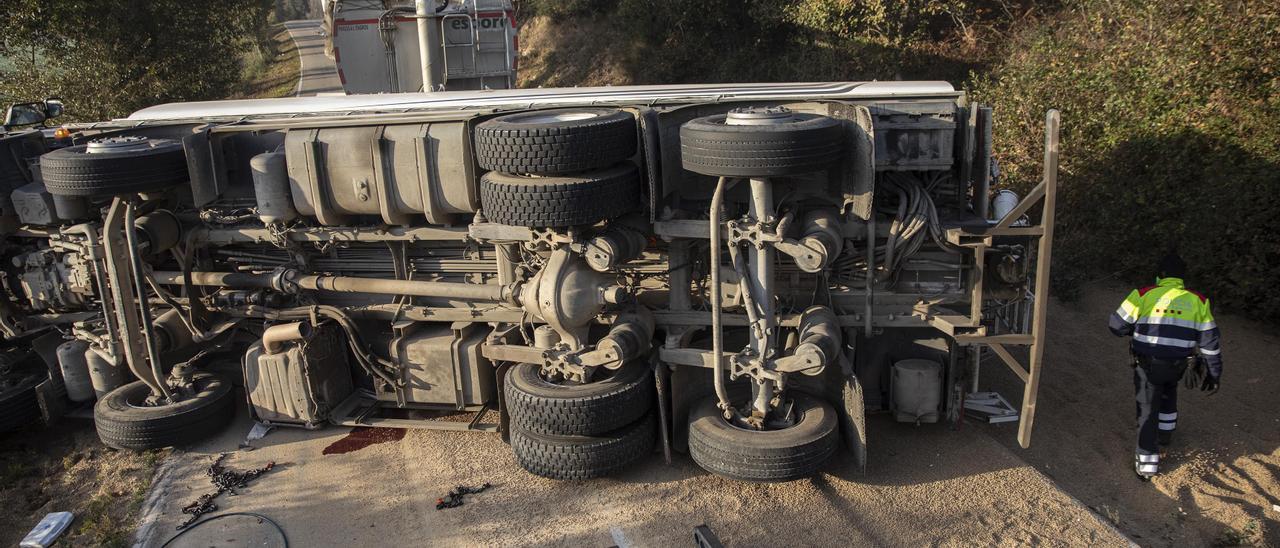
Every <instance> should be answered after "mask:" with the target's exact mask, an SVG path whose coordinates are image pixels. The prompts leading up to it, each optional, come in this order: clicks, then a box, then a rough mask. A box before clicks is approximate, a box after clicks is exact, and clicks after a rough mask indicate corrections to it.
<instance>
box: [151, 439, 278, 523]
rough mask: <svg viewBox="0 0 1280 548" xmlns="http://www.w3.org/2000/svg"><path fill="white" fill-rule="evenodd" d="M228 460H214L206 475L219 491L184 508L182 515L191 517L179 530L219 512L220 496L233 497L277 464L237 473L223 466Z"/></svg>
mask: <svg viewBox="0 0 1280 548" xmlns="http://www.w3.org/2000/svg"><path fill="white" fill-rule="evenodd" d="M226 458H227V453H222V454H221V455H218V458H216V459H214V460H213V464H210V465H209V468H208V469H207V470H205V475H207V476H209V481H210V482H211V483H213V485H214V487H217V488H218V490H217V491H214V492H212V493H205V494H203V495H200V498H197V499H196V500H195V502H192V503H191V504H188V505H186V506H183V507H182V513H184V514H190V515H191V517H190V518H187V520H186V521H184V522H182V523H181V524H179V525H178V530H182V529H186V528H187V527H188V526H190V525H191V524H192V523H195V521H196V520H198V519H200V516H203V515H205V514H207V513H209V512H213V511H215V510H217V509H218V505H216V504H214V503H213V500H214V499H216V498H218V495H221V494H223V493H231V494H232V495H235V494H236V489H242V488H244V487H247V486H248V485H249V482H251V481H253V480H255V479H257V478H258V476H261V475H263V474H265V473H267V472H270V471H271V469H272V468H275V466H276V462H275V461H271V462H268V463H267V465H266V466H263V467H262V468H255V469H253V470H246V471H244V472H237V471H235V470H232V469H230V468H227V467H225V466H223V465H222V461H223V460H225V459H226ZM175 538H176V537H175Z"/></svg>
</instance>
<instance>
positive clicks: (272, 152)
mask: <svg viewBox="0 0 1280 548" xmlns="http://www.w3.org/2000/svg"><path fill="white" fill-rule="evenodd" d="M344 4H353V3H350V2H348V3H344ZM341 13H345V12H339V14H341ZM335 24H337V23H336V22H335ZM345 32H347V30H341V31H339V32H338V36H339V37H340V36H341V35H342V33H345ZM352 32H355V31H352ZM335 43H336V44H339V45H341V44H342V43H343V42H342V41H341V40H338V41H336V42H335ZM340 49H341V48H340ZM408 74H409V73H401V74H400V75H401V77H402V80H401V82H402V83H404V82H410V80H409V79H408V78H407V75H408ZM444 74H446V75H447V74H448V72H447V71H446V72H444ZM477 78H480V77H477ZM451 81H452V80H451ZM477 81H478V80H477ZM409 85H410V87H413V86H414V85H416V84H413V83H411V82H410V83H409ZM1044 122H1045V135H1046V140H1045V167H1044V178H1043V180H1042V181H1041V183H1040V184H1039V185H1038V186H1037V187H1036V188H1035V190H1034V191H1032V192H1031V193H1030V194H1029V195H1027V196H1026V197H1023V198H1021V199H1017V198H1016V197H1015V198H1013V199H1011V198H1010V196H1009V194H1007V193H1005V194H1002V195H1001V199H1000V200H998V202H999V203H998V204H997V205H998V206H999V207H994V208H993V207H992V204H991V203H990V202H991V201H990V198H991V196H992V194H993V192H992V189H991V188H990V186H991V180H990V174H991V173H992V171H993V170H992V169H990V164H991V152H990V136H991V124H992V112H991V109H990V108H987V107H984V106H982V105H978V104H975V103H973V102H971V101H970V100H969V99H968V97H966V95H965V93H964V92H962V91H958V90H956V89H954V88H953V87H952V86H951V85H949V84H947V83H944V82H823V83H785V84H783V83H774V84H700V85H661V86H616V87H603V88H572V89H536V90H520V89H489V90H480V91H475V90H460V91H443V92H433V93H399V94H369V95H346V96H333V97H300V98H287V99H263V100H233V101H213V102H194V103H178V104H165V105H159V106H155V107H150V108H146V109H143V110H141V111H138V112H136V113H134V114H132V115H131V116H129V117H127V118H123V119H118V120H107V121H101V122H97V123H93V124H77V125H71V126H68V129H69V130H70V134H71V137H70V138H71V139H72V141H73V144H71V146H66V147H63V148H59V149H57V150H48V151H46V150H30V147H37V148H38V147H39V146H40V144H39V142H38V141H30V140H27V141H23V143H26V144H27V145H29V146H28V148H26V149H23V150H24V152H23V154H22V155H21V157H22V161H23V162H24V164H23V166H22V167H21V168H19V167H18V166H17V165H11V164H12V162H7V163H0V167H3V168H4V169H5V170H7V171H6V173H4V174H3V175H4V176H5V177H7V178H8V179H11V180H14V181H18V179H21V181H19V182H15V183H14V184H13V185H11V188H12V190H11V192H10V194H11V199H12V201H13V202H14V203H21V204H27V205H26V206H25V207H18V208H15V209H9V210H5V211H4V212H3V215H4V216H5V217H6V219H5V221H6V222H4V223H0V226H2V227H5V237H4V246H3V253H4V254H5V257H4V260H3V264H4V265H5V266H4V270H3V277H2V278H0V279H2V280H3V282H4V283H3V306H0V327H3V334H4V337H5V341H6V342H5V344H7V345H18V344H25V343H24V341H29V340H30V339H32V338H33V337H38V336H44V335H47V334H49V333H56V334H57V336H58V337H61V338H62V339H61V342H60V344H59V345H58V352H57V353H56V354H57V360H58V362H59V363H58V364H57V365H58V367H57V368H56V369H57V370H58V371H60V372H63V373H65V375H66V379H64V381H65V382H66V384H67V386H71V385H72V384H73V383H72V381H73V380H74V381H76V383H74V384H76V386H79V387H80V389H78V390H76V391H75V392H76V393H75V394H74V395H71V394H69V395H68V397H70V398H71V399H72V400H74V401H75V402H77V404H78V405H89V404H91V403H92V405H93V414H94V420H95V424H96V427H97V432H98V435H99V436H100V437H101V439H102V440H103V441H104V442H105V443H106V444H108V445H111V446H114V447H118V448H124V449H148V448H154V447H165V446H181V445H185V444H190V443H194V442H197V441H199V440H201V439H205V438H207V437H209V436H212V435H214V434H215V433H216V432H218V431H219V430H221V429H223V428H226V427H227V425H228V424H229V422H230V421H231V419H232V416H233V415H234V414H235V413H236V411H237V409H240V410H242V411H245V412H248V413H249V414H251V415H252V417H253V418H254V419H255V420H257V421H260V422H263V423H268V424H273V425H283V426H296V427H302V428H322V427H325V426H327V425H359V426H372V427H412V428H434V429H450V430H465V431H474V432H478V433H479V434H477V435H494V434H496V435H500V436H502V437H503V439H504V440H507V441H508V442H509V443H510V446H511V450H512V451H513V453H514V455H515V460H516V462H517V463H519V465H520V466H521V467H523V468H524V469H525V470H527V471H529V472H530V473H533V474H537V475H540V476H545V477H548V478H557V479H587V478H594V477H599V476H604V475H609V474H614V473H617V472H619V471H622V470H625V469H627V468H629V467H632V466H635V465H636V464H637V463H639V462H642V461H645V460H648V459H654V458H657V456H656V455H663V456H665V457H667V458H668V459H669V458H671V456H672V454H673V453H688V454H689V455H690V456H691V457H692V459H693V460H694V461H695V462H697V463H698V464H699V465H700V466H702V467H703V468H705V469H707V470H709V471H711V472H713V473H716V474H720V475H723V476H726V477H730V478H735V479H739V480H746V481H784V480H790V479H794V478H800V477H805V476H808V475H810V474H813V473H815V472H816V471H818V470H820V469H821V468H822V467H823V466H824V465H825V464H826V463H828V462H830V461H832V459H852V460H854V461H856V462H858V463H865V455H866V452H865V449H866V446H867V443H868V440H867V431H866V416H867V414H869V413H885V414H890V415H892V417H893V419H894V420H897V421H901V422H905V423H912V424H922V423H931V422H944V421H956V420H960V419H959V416H960V415H961V413H960V411H961V410H962V409H966V408H967V407H969V405H970V403H971V402H970V400H972V401H979V400H981V401H985V400H982V398H985V397H986V396H981V397H979V395H981V394H985V393H981V392H977V390H978V389H979V386H978V381H979V371H980V369H981V366H982V365H983V363H984V361H986V362H988V363H990V362H991V361H992V360H995V363H1001V362H1002V363H1004V364H1006V365H1007V366H1008V367H1010V368H1011V369H1012V370H1013V371H1014V372H1015V373H1016V374H1017V375H1018V377H1019V378H1020V379H1022V380H1023V381H1025V387H1026V388H1025V393H1024V394H1023V397H1022V399H1021V407H1020V408H1019V409H1014V410H1006V411H1005V414H1006V415H1007V414H1008V413H1013V415H1012V416H1013V417H1014V418H1016V419H1017V420H1019V421H1020V422H1021V424H1020V428H1019V433H1018V435H1019V440H1020V442H1021V443H1022V444H1023V445H1024V446H1025V445H1027V444H1029V443H1030V434H1031V431H1032V421H1033V418H1034V411H1035V395H1036V389H1037V384H1038V380H1039V375H1040V360H1041V356H1042V354H1043V350H1042V349H1043V343H1044V319H1045V313H1046V309H1045V300H1046V299H1045V295H1046V291H1047V285H1048V284H1047V280H1048V278H1047V276H1048V273H1049V255H1050V251H1051V243H1052V233H1053V213H1054V199H1055V196H1056V186H1057V182H1056V181H1057V179H1056V173H1057V153H1058V142H1057V128H1058V115H1057V113H1056V112H1053V111H1051V112H1049V113H1048V114H1047V116H1046V118H1045V120H1044ZM14 142H17V141H14ZM10 144H11V143H10V142H9V141H5V145H6V146H8V145H10ZM14 150H17V149H14ZM8 152H12V151H6V154H4V155H0V157H4V158H10V157H13V155H12V154H8ZM32 168H34V169H32ZM19 183H21V184H19ZM984 355H985V356H986V357H989V358H992V360H985V359H984ZM86 376H87V377H86ZM86 378H87V379H88V381H85V379H86ZM85 382H88V388H87V389H86V388H84V386H85ZM15 386H18V385H15ZM21 387H26V388H24V389H27V388H29V386H28V385H21ZM6 390H7V394H6V397H5V398H0V400H5V401H16V400H8V399H7V398H8V393H16V392H13V391H11V390H8V389H6ZM241 392H242V393H243V396H241V395H240V394H241ZM5 401H0V411H2V412H12V409H11V407H6V406H5ZM15 405H16V404H15ZM983 405H986V406H987V407H990V405H987V404H985V403H984V404H983ZM441 414H446V415H447V416H446V417H445V418H440V417H439V415H441ZM484 433H489V434H484Z"/></svg>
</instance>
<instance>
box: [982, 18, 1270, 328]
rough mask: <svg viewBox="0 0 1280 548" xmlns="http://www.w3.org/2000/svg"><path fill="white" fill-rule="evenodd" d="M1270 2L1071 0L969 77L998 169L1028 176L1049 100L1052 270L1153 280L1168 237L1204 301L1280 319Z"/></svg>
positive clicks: (1063, 274) (1069, 278) (1033, 175)
mask: <svg viewBox="0 0 1280 548" xmlns="http://www.w3.org/2000/svg"><path fill="white" fill-rule="evenodd" d="M1278 29H1280V4H1276V3H1265V2H1247V1H1233V0H1208V1H1199V2H1167V1H1160V0H1078V1H1076V2H1073V3H1071V4H1069V5H1068V7H1067V8H1066V9H1065V10H1063V11H1062V12H1061V13H1058V14H1056V15H1055V16H1054V17H1052V18H1046V19H1045V21H1044V22H1043V23H1042V24H1038V25H1035V26H1033V27H1031V28H1027V29H1024V30H1023V31H1021V32H1020V33H1018V34H1017V35H1015V36H1014V37H1013V40H1012V41H1011V43H1010V44H1009V46H1008V48H1007V57H1006V58H1005V60H1004V61H1003V62H1002V63H1001V64H999V65H998V66H997V67H995V68H994V70H993V71H991V73H990V74H986V75H978V76H977V77H975V79H974V81H973V84H972V91H973V92H974V96H975V98H976V99H977V100H979V101H982V102H986V103H990V104H992V105H994V106H995V108H996V136H995V145H996V152H997V156H998V157H999V158H1000V159H1001V160H1002V161H1003V163H1002V165H1003V166H1004V168H1005V180H1006V181H1007V182H1009V183H1011V184H1012V185H1014V186H1017V187H1021V188H1022V189H1023V190H1026V189H1027V188H1029V187H1030V186H1032V185H1034V184H1035V183H1036V182H1037V181H1038V179H1039V177H1040V162H1041V158H1042V146H1043V145H1042V143H1043V133H1042V132H1043V128H1042V121H1043V113H1044V111H1045V110H1046V109H1048V108H1058V109H1060V110H1061V111H1062V120H1063V122H1062V166H1061V179H1060V182H1061V187H1060V188H1061V191H1060V200H1059V205H1058V211H1059V222H1058V237H1057V246H1056V247H1055V251H1054V252H1055V260H1054V266H1053V268H1054V282H1055V289H1056V290H1057V292H1058V294H1059V295H1060V296H1065V297H1070V296H1071V295H1072V294H1073V293H1074V292H1076V291H1077V290H1078V289H1079V288H1080V286H1081V285H1082V284H1084V283H1088V282H1090V281H1094V280H1098V279H1101V278H1105V277H1110V276H1115V277H1118V278H1120V279H1123V280H1125V281H1128V282H1131V283H1134V284H1135V285H1145V284H1149V283H1151V279H1152V276H1153V275H1154V272H1153V271H1154V267H1153V265H1154V262H1155V260H1156V259H1157V258H1158V257H1159V256H1160V255H1161V254H1163V253H1164V252H1166V251H1167V250H1168V249H1169V248H1171V247H1173V248H1176V249H1177V250H1178V251H1179V252H1180V253H1181V255H1182V256H1183V257H1184V258H1185V259H1186V260H1187V262H1188V263H1189V266H1190V275H1189V278H1190V279H1189V280H1188V284H1189V285H1190V286H1191V287H1192V288H1194V289H1197V290H1201V291H1203V292H1204V293H1207V294H1209V295H1210V296H1211V297H1212V298H1213V300H1214V302H1215V303H1216V304H1218V305H1222V306H1225V307H1227V308H1231V309H1236V310H1241V311H1244V312H1246V313H1249V314H1251V315H1254V316H1258V317H1265V318H1277V317H1280V293H1276V292H1275V291H1274V289H1273V287H1274V284H1275V282H1276V280H1277V279H1280V274H1278V273H1280V194H1278V193H1280V30H1278Z"/></svg>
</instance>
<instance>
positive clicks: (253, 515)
mask: <svg viewBox="0 0 1280 548" xmlns="http://www.w3.org/2000/svg"><path fill="white" fill-rule="evenodd" d="M233 516H245V517H251V518H257V519H258V523H260V524H261V523H269V524H271V526H272V527H275V529H276V533H279V534H280V541H281V542H283V543H284V547H285V548H289V535H286V534H284V528H283V527H281V526H280V524H279V523H276V521H275V520H273V519H271V518H269V517H267V516H264V515H262V514H257V513H254V512H227V513H225V514H218V515H216V516H212V517H210V518H209V519H206V520H204V521H202V522H200V523H197V524H195V525H192V526H191V527H188V528H186V529H183V530H181V531H178V534H176V535H173V536H172V537H169V540H166V541H164V544H161V545H160V548H165V547H166V546H168V545H170V544H173V541H175V540H178V537H181V536H182V535H185V534H187V533H190V532H191V530H192V529H195V528H196V527H199V526H201V525H204V524H206V523H209V522H211V521H217V520H219V519H222V518H228V517H233Z"/></svg>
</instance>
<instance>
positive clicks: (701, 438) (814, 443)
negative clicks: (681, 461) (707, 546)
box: [689, 392, 840, 482]
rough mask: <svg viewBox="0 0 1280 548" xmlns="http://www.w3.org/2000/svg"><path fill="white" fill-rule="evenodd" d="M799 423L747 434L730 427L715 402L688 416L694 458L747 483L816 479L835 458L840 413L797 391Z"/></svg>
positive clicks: (794, 395)
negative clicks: (833, 457)
mask: <svg viewBox="0 0 1280 548" xmlns="http://www.w3.org/2000/svg"><path fill="white" fill-rule="evenodd" d="M791 398H792V400H793V401H794V402H795V406H796V407H795V409H796V412H797V413H798V414H799V416H800V420H799V422H797V423H796V424H795V425H793V426H791V427H788V428H784V429H782V430H764V431H756V430H747V429H743V428H739V427H737V426H734V425H732V424H730V423H729V421H726V420H725V419H724V416H723V415H721V414H720V410H719V409H718V408H717V407H716V398H715V396H711V397H709V398H706V399H703V400H702V401H701V402H699V403H698V405H697V406H696V407H694V409H693V410H692V412H690V414H689V455H690V456H692V457H693V460H694V462H697V463H698V465H699V466H701V467H702V468H704V469H706V470H707V471H709V472H712V473H714V474H717V475H721V476H725V477H727V478H732V479H736V480H743V481H761V482H776V481H790V480H794V479H800V478H805V477H809V476H812V475H813V474H815V473H817V471H818V469H819V468H820V467H821V466H822V464H823V463H825V462H826V461H827V460H828V459H830V458H831V455H833V454H835V452H836V447H837V446H838V444H839V441H840V436H839V434H838V433H837V431H836V429H837V427H838V426H839V421H838V420H837V417H836V411H835V409H834V408H832V407H831V405H830V404H828V403H827V402H826V401H823V400H821V399H818V398H815V397H813V396H810V395H808V394H803V393H799V392H793V393H792V394H791Z"/></svg>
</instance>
